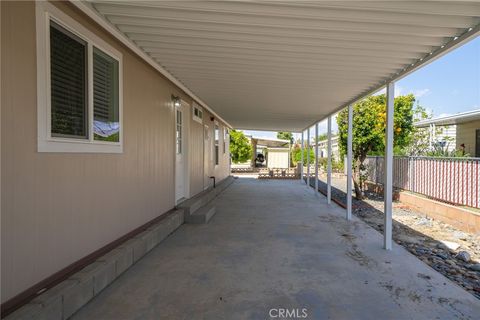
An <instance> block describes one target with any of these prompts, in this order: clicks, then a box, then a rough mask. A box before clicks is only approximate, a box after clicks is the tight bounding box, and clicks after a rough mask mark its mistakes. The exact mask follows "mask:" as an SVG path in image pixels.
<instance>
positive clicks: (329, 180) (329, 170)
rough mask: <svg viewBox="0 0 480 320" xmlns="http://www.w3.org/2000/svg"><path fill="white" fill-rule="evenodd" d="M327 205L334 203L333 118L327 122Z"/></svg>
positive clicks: (329, 117)
mask: <svg viewBox="0 0 480 320" xmlns="http://www.w3.org/2000/svg"><path fill="white" fill-rule="evenodd" d="M327 121H328V122H327V136H328V137H327V139H328V140H327V203H328V204H330V203H331V202H332V116H328V120H327Z"/></svg>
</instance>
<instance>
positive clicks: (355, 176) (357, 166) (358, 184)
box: [353, 162, 363, 200]
mask: <svg viewBox="0 0 480 320" xmlns="http://www.w3.org/2000/svg"><path fill="white" fill-rule="evenodd" d="M353 172H354V174H353V187H354V189H355V197H356V198H357V199H358V200H362V199H363V192H362V188H361V180H360V164H359V163H358V162H357V163H355V166H354V167H353Z"/></svg>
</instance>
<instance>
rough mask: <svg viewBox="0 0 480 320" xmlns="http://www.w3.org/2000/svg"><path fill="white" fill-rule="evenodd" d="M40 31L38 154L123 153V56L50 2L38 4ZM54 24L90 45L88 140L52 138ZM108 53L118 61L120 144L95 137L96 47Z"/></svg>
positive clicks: (37, 18) (38, 26) (38, 40)
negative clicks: (51, 72) (51, 74)
mask: <svg viewBox="0 0 480 320" xmlns="http://www.w3.org/2000/svg"><path fill="white" fill-rule="evenodd" d="M35 10H36V27H37V35H36V36H37V37H36V44H37V139H38V140H37V150H38V152H81V153H122V152H123V130H124V127H123V66H122V54H121V53H120V52H119V51H118V50H116V49H115V48H113V47H112V46H110V45H109V44H108V43H106V42H105V41H103V40H102V39H101V38H100V37H98V36H96V35H95V34H93V33H92V32H90V31H89V30H88V29H86V28H85V27H83V26H82V25H81V24H80V23H78V22H77V21H75V20H74V19H72V18H70V17H69V16H68V15H66V14H64V13H63V12H62V11H61V10H59V9H57V8H56V7H55V6H53V5H51V4H49V3H48V2H40V1H39V2H36V9H35ZM50 21H54V22H55V23H58V24H59V25H61V26H62V27H63V28H65V29H66V30H68V31H70V32H71V33H73V34H75V35H76V36H78V37H80V38H81V39H82V40H84V41H86V42H87V47H88V49H87V55H88V58H87V60H88V64H87V68H88V81H87V82H88V85H87V90H88V102H87V105H88V139H72V138H60V137H53V136H52V135H51V121H50V119H51V101H50V99H51V97H50V92H51V88H50ZM94 46H95V47H96V48H98V49H100V50H101V51H104V52H105V53H107V54H108V55H109V56H111V57H112V58H114V59H115V60H117V61H118V94H119V97H118V108H119V123H120V134H119V142H107V141H97V140H94V136H93V72H92V71H93V47H94Z"/></svg>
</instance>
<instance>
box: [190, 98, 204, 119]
mask: <svg viewBox="0 0 480 320" xmlns="http://www.w3.org/2000/svg"><path fill="white" fill-rule="evenodd" d="M192 106H193V110H192V118H193V120H194V121H196V122H198V123H201V124H203V109H202V108H201V107H200V106H199V105H198V104H196V103H195V102H194V103H193V104H192ZM195 109H197V110H199V111H200V112H201V113H202V117H197V116H196V115H195Z"/></svg>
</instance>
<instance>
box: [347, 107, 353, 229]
mask: <svg viewBox="0 0 480 320" xmlns="http://www.w3.org/2000/svg"><path fill="white" fill-rule="evenodd" d="M352 146H353V106H352V105H349V106H348V138H347V220H351V219H352V157H353V150H352V148H353V147H352Z"/></svg>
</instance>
